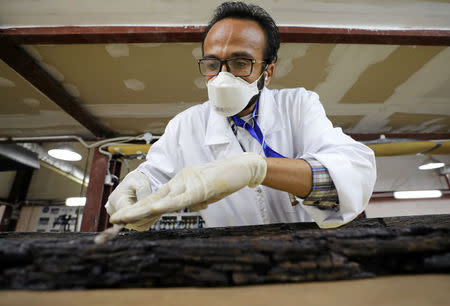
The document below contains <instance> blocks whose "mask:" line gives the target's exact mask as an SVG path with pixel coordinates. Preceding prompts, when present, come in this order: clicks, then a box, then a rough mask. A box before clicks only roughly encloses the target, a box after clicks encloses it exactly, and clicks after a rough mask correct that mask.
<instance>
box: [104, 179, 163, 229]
mask: <svg viewBox="0 0 450 306" xmlns="http://www.w3.org/2000/svg"><path fill="white" fill-rule="evenodd" d="M151 193H152V187H151V183H150V180H149V179H148V178H147V176H146V175H145V174H143V173H142V172H139V171H138V170H134V171H131V172H130V173H128V175H127V176H125V178H124V179H123V180H122V182H121V183H120V184H119V185H118V186H117V187H116V189H114V191H113V192H112V193H111V195H110V196H109V198H108V202H107V203H106V204H105V208H106V212H107V213H108V214H109V215H110V216H112V215H113V214H114V213H116V212H117V211H118V210H120V209H122V208H124V207H131V206H134V204H135V203H136V202H138V201H139V200H142V199H145V198H147V197H149V196H150V195H151ZM159 217H160V216H155V215H154V216H152V217H151V218H143V219H140V220H139V221H138V222H133V223H129V224H126V226H125V227H126V228H129V229H134V230H137V231H146V230H148V229H149V228H150V227H151V226H152V225H153V224H154V223H155V222H156V221H158V219H159Z"/></svg>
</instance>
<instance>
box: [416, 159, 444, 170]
mask: <svg viewBox="0 0 450 306" xmlns="http://www.w3.org/2000/svg"><path fill="white" fill-rule="evenodd" d="M444 166H445V163H443V162H440V161H438V160H437V159H435V158H433V157H431V156H429V157H428V158H426V159H425V160H424V161H423V163H422V164H421V165H420V166H419V170H432V169H438V168H442V167H444Z"/></svg>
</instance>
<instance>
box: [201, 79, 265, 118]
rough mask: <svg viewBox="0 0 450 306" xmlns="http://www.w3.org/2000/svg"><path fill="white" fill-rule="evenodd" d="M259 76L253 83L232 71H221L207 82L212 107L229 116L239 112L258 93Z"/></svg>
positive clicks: (217, 111) (220, 113)
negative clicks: (236, 75)
mask: <svg viewBox="0 0 450 306" xmlns="http://www.w3.org/2000/svg"><path fill="white" fill-rule="evenodd" d="M261 75H262V74H261ZM260 77H261V76H260ZM260 77H259V78H260ZM259 78H258V79H257V80H256V81H254V82H253V83H248V82H246V81H245V80H243V79H241V78H240V77H235V76H234V75H233V74H232V73H229V72H219V74H218V75H217V76H215V77H214V78H212V79H211V80H209V81H208V83H207V87H208V97H209V103H211V107H212V109H213V110H214V111H215V112H216V113H218V114H219V115H222V116H227V117H229V116H234V115H236V114H238V113H239V112H241V111H242V110H243V109H244V108H245V107H246V106H247V104H248V102H249V101H250V99H251V98H252V97H253V96H254V95H256V94H258V92H259V90H258V80H259Z"/></svg>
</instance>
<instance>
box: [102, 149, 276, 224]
mask: <svg viewBox="0 0 450 306" xmlns="http://www.w3.org/2000/svg"><path fill="white" fill-rule="evenodd" d="M266 172H267V163H266V160H265V159H264V158H263V157H262V156H260V155H258V154H256V153H243V154H241V155H239V156H235V157H231V158H227V159H224V160H219V161H215V162H211V163H207V164H203V165H200V166H193V167H186V168H184V169H183V170H181V171H180V172H179V173H178V174H177V175H175V177H174V178H173V179H171V180H170V181H169V182H168V183H166V184H164V185H162V186H161V188H160V189H159V190H158V191H157V192H155V193H153V194H152V195H150V196H149V197H147V198H145V199H143V200H140V201H139V202H138V203H136V204H135V205H132V206H128V207H124V208H122V209H120V210H119V211H117V212H116V213H115V214H113V215H112V216H111V219H110V222H111V223H116V224H124V223H133V222H139V221H140V220H143V219H147V218H152V217H155V216H159V215H161V214H164V213H168V212H173V211H177V210H180V209H183V208H185V207H188V208H189V209H191V210H198V209H204V208H206V206H208V204H210V203H214V202H217V201H219V200H220V199H223V198H224V197H226V196H228V195H230V194H232V193H234V192H236V191H238V190H239V189H241V188H243V187H245V186H249V187H252V188H254V187H256V186H258V185H260V184H261V183H262V182H263V181H264V178H265V177H266Z"/></svg>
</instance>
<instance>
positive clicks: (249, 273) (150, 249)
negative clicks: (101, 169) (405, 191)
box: [0, 215, 450, 289]
mask: <svg viewBox="0 0 450 306" xmlns="http://www.w3.org/2000/svg"><path fill="white" fill-rule="evenodd" d="M94 236H95V234H94V233H65V234H44V233H0V288H2V289H82V288H116V287H166V286H167V287H168V286H230V285H247V284H261V283H276V282H277V283H279V282H301V281H323V280H339V279H355V278H364V277H375V276H381V275H392V274H419V273H449V272H450V216H449V215H439V216H418V217H398V218H382V219H381V218H379V219H360V220H355V221H353V222H351V223H349V224H347V225H346V226H343V227H341V228H338V229H329V230H321V229H318V228H317V226H316V225H315V224H313V223H295V224H276V225H261V226H248V227H232V228H210V229H207V228H206V229H194V230H170V231H161V232H145V233H137V232H124V233H121V234H120V236H119V237H118V238H117V239H116V240H114V241H110V242H108V243H106V244H104V245H99V246H98V245H95V244H94V242H93V239H94Z"/></svg>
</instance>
